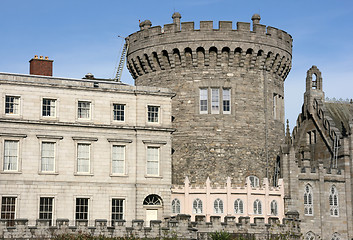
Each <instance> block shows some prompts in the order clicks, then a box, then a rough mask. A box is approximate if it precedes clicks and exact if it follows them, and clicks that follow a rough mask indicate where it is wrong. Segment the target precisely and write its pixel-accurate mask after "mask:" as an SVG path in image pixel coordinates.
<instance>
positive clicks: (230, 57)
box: [126, 14, 292, 80]
mask: <svg viewBox="0 0 353 240" xmlns="http://www.w3.org/2000/svg"><path fill="white" fill-rule="evenodd" d="M254 16H255V18H254V17H253V18H252V20H253V24H252V28H251V24H250V23H246V22H237V23H236V28H233V23H232V22H231V21H220V22H219V24H218V25H219V27H218V28H217V29H214V28H213V21H201V22H200V28H199V29H195V23H194V22H181V23H180V18H181V16H180V14H174V15H173V23H171V24H166V25H164V27H161V26H154V27H152V24H151V22H150V21H149V20H146V21H143V22H142V23H140V31H138V32H136V33H133V34H131V35H130V36H129V37H128V38H127V39H126V40H127V41H128V43H129V51H128V55H127V58H128V63H127V66H128V68H129V70H130V72H131V74H132V76H133V77H134V79H136V78H138V77H139V76H143V75H146V74H147V75H148V74H150V73H153V72H159V71H164V70H169V69H178V68H197V69H204V70H205V69H215V68H220V69H227V70H232V69H238V68H244V69H246V70H252V69H260V70H267V71H271V72H273V73H275V74H276V75H278V77H280V78H281V79H283V80H284V79H285V78H286V76H287V75H288V73H289V71H290V69H291V58H292V37H291V36H290V35H289V34H288V33H286V32H285V31H282V30H279V29H277V28H274V27H270V26H265V25H262V24H260V23H259V21H260V17H259V16H258V15H257V16H258V17H256V14H255V15H254Z"/></svg>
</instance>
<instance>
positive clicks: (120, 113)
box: [113, 104, 125, 121]
mask: <svg viewBox="0 0 353 240" xmlns="http://www.w3.org/2000/svg"><path fill="white" fill-rule="evenodd" d="M113 107H114V109H113V116H114V120H115V121H125V105H123V104H114V105H113Z"/></svg>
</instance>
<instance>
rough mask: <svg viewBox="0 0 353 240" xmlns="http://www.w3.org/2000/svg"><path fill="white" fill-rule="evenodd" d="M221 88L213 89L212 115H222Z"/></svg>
mask: <svg viewBox="0 0 353 240" xmlns="http://www.w3.org/2000/svg"><path fill="white" fill-rule="evenodd" d="M219 92H220V88H213V87H211V114H219V113H220V105H221V104H220V100H221V99H220V94H219Z"/></svg>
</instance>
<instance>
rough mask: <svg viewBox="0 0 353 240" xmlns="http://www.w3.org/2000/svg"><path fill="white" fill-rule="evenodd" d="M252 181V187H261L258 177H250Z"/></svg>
mask: <svg viewBox="0 0 353 240" xmlns="http://www.w3.org/2000/svg"><path fill="white" fill-rule="evenodd" d="M248 178H249V180H250V185H251V187H259V186H260V181H259V178H258V177H256V176H249V177H248Z"/></svg>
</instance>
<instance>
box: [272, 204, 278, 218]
mask: <svg viewBox="0 0 353 240" xmlns="http://www.w3.org/2000/svg"><path fill="white" fill-rule="evenodd" d="M271 215H273V216H277V215H278V204H277V201H276V200H273V201H272V202H271Z"/></svg>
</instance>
